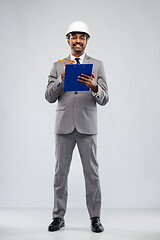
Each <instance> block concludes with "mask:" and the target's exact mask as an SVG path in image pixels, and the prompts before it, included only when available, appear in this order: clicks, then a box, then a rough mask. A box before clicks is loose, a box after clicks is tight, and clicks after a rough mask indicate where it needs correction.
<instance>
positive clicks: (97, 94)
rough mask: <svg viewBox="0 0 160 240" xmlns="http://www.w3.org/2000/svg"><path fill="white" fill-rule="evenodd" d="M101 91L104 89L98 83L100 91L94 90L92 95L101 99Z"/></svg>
mask: <svg viewBox="0 0 160 240" xmlns="http://www.w3.org/2000/svg"><path fill="white" fill-rule="evenodd" d="M101 92H102V89H101V87H100V86H99V85H98V92H97V93H95V92H93V91H92V95H93V96H94V97H96V98H97V99H98V100H99V99H100V96H101Z"/></svg>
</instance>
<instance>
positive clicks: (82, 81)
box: [78, 79, 91, 88]
mask: <svg viewBox="0 0 160 240" xmlns="http://www.w3.org/2000/svg"><path fill="white" fill-rule="evenodd" d="M78 81H79V82H81V83H83V84H84V85H86V86H87V87H89V88H90V87H91V83H90V82H86V81H84V80H80V79H78Z"/></svg>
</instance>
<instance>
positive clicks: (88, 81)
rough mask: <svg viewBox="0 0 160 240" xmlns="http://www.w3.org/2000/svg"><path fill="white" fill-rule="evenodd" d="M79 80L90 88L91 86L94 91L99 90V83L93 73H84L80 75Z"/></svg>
mask: <svg viewBox="0 0 160 240" xmlns="http://www.w3.org/2000/svg"><path fill="white" fill-rule="evenodd" d="M77 80H78V81H79V82H81V83H83V84H85V85H86V86H87V87H88V88H91V89H92V91H93V92H95V93H97V92H98V84H97V83H96V81H95V76H94V75H93V73H92V76H91V77H90V76H88V75H86V74H83V73H82V74H81V76H78V79H77Z"/></svg>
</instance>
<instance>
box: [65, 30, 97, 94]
mask: <svg viewBox="0 0 160 240" xmlns="http://www.w3.org/2000/svg"><path fill="white" fill-rule="evenodd" d="M67 42H68V45H69V46H70V48H71V54H72V55H73V56H75V57H80V56H82V55H83V54H84V51H85V48H86V46H87V42H88V40H87V37H86V35H85V34H83V33H75V34H72V35H71V36H70V38H69V39H68V40H67ZM67 64H75V61H73V60H69V61H67V62H65V63H64V66H66V65H67ZM64 76H65V73H63V74H62V75H61V78H62V82H64ZM94 79H95V77H94V75H93V74H92V75H91V77H90V76H88V75H86V74H82V75H81V76H78V79H77V80H78V81H79V82H81V83H83V84H84V85H86V86H87V87H88V88H91V90H92V91H93V92H95V93H97V92H98V84H97V83H96V82H95V81H94Z"/></svg>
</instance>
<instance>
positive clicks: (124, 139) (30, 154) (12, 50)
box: [0, 0, 160, 207]
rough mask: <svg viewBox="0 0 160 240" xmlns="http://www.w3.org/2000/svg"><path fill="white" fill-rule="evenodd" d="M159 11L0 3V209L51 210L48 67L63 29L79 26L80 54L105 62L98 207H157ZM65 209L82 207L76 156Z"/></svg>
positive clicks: (121, 1) (120, 5) (100, 4)
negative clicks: (83, 28) (83, 43)
mask: <svg viewBox="0 0 160 240" xmlns="http://www.w3.org/2000/svg"><path fill="white" fill-rule="evenodd" d="M159 13H160V1H158V0H99V1H97V2H95V1H86V0H85V1H84V0H81V1H73V0H72V1H70V0H68V1H53V0H41V1H38V0H0V16H1V17H0V25H1V26H0V29H1V34H0V35H1V37H0V38H1V40H0V41H1V43H0V48H1V50H0V51H1V53H0V55H1V62H0V68H1V77H0V91H1V93H0V107H1V120H0V121H1V123H0V133H1V134H0V136H1V140H0V148H1V156H0V196H1V197H0V206H1V207H52V202H53V188H52V185H53V175H54V164H55V159H54V121H55V108H56V104H49V103H47V101H45V99H44V92H45V88H46V85H47V76H48V74H49V71H50V68H51V66H52V63H53V62H54V61H56V60H57V59H59V58H63V57H65V56H67V55H68V54H69V47H68V46H67V43H66V39H65V32H66V30H67V28H68V25H69V24H70V23H71V22H73V21H75V20H82V21H84V22H86V23H87V24H88V26H89V28H90V32H91V39H90V41H89V43H88V46H87V49H86V52H87V54H88V55H90V56H92V57H95V58H98V59H101V60H102V61H103V62H104V65H105V69H106V75H107V81H108V86H109V94H110V102H109V103H108V105H107V106H105V107H100V106H99V107H98V114H99V118H98V125H99V135H98V159H99V164H100V179H101V187H102V196H103V205H102V206H103V207H159V206H160V191H159V183H160V146H159V143H160V125H159V122H160V98H159V96H160V66H159V65H160V64H159V63H160V46H159V43H160V27H159V26H160V14H159ZM68 206H69V207H85V189H84V179H83V175H82V167H81V163H80V158H79V155H78V151H77V149H75V152H74V157H73V161H72V165H71V171H70V175H69V201H68Z"/></svg>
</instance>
